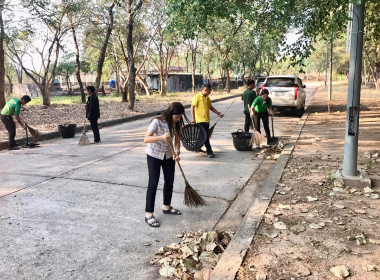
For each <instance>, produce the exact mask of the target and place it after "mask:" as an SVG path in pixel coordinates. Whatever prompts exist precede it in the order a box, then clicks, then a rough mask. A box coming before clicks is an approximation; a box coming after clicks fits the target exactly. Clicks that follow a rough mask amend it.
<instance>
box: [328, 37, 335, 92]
mask: <svg viewBox="0 0 380 280" xmlns="http://www.w3.org/2000/svg"><path fill="white" fill-rule="evenodd" d="M333 43H334V34H332V35H331V45H330V77H329V79H330V81H329V95H328V100H331V94H332V60H333V59H332V58H333V48H334V44H333Z"/></svg>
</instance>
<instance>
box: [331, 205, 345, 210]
mask: <svg viewBox="0 0 380 280" xmlns="http://www.w3.org/2000/svg"><path fill="white" fill-rule="evenodd" d="M334 206H335V207H336V208H339V209H344V208H346V206H344V205H342V204H334Z"/></svg>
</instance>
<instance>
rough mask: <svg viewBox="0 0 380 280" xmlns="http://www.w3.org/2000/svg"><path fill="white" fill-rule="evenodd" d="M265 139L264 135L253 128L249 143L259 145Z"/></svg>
mask: <svg viewBox="0 0 380 280" xmlns="http://www.w3.org/2000/svg"><path fill="white" fill-rule="evenodd" d="M265 139H266V138H265V136H263V135H262V134H260V132H258V131H256V130H255V131H254V132H253V134H252V138H251V143H252V145H260V143H261V142H263V141H264V140H265Z"/></svg>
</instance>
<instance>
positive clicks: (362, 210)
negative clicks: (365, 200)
mask: <svg viewBox="0 0 380 280" xmlns="http://www.w3.org/2000/svg"><path fill="white" fill-rule="evenodd" d="M355 212H356V213H358V214H365V213H367V211H365V210H364V209H355Z"/></svg>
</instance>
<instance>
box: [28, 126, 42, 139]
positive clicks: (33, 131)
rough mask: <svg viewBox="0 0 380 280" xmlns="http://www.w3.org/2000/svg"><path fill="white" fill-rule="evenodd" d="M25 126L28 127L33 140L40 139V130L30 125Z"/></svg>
mask: <svg viewBox="0 0 380 280" xmlns="http://www.w3.org/2000/svg"><path fill="white" fill-rule="evenodd" d="M26 127H27V128H28V130H29V133H30V135H32V138H33V140H34V141H38V139H40V137H41V135H42V134H41V132H39V131H38V130H37V129H34V128H32V127H30V126H29V125H26Z"/></svg>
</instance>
